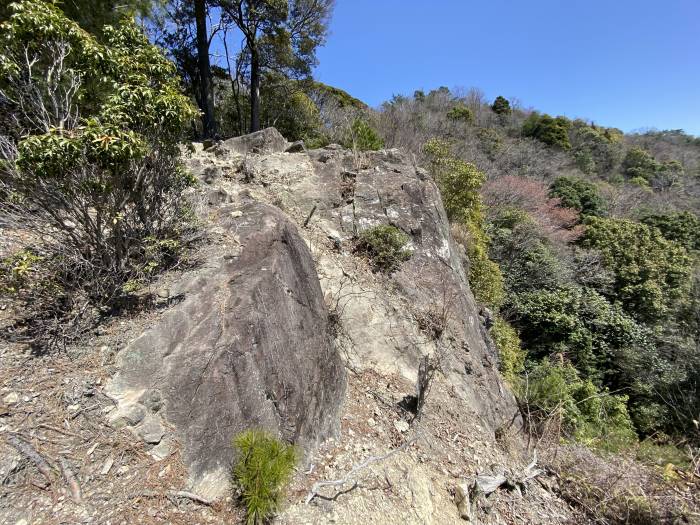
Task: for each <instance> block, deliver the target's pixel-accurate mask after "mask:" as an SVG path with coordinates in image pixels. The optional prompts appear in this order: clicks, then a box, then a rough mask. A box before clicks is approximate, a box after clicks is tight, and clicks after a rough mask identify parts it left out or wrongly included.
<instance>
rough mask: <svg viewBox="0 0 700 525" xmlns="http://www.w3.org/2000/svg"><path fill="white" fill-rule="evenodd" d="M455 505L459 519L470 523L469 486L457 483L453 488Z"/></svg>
mask: <svg viewBox="0 0 700 525" xmlns="http://www.w3.org/2000/svg"><path fill="white" fill-rule="evenodd" d="M455 503H456V505H457V510H458V511H459V517H460V518H462V519H463V520H466V521H470V520H471V518H472V513H471V503H470V501H469V484H467V483H466V482H465V483H459V484H458V485H457V486H456V487H455Z"/></svg>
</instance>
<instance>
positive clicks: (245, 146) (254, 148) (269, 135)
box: [213, 128, 289, 156]
mask: <svg viewBox="0 0 700 525" xmlns="http://www.w3.org/2000/svg"><path fill="white" fill-rule="evenodd" d="M287 147H289V143H288V142H287V141H286V139H285V138H284V137H283V136H282V134H281V133H280V132H279V131H277V130H276V129H275V128H266V129H262V130H260V131H256V132H255V133H251V134H250V135H243V136H242V137H234V138H232V139H228V140H224V141H223V142H221V143H219V144H217V145H216V146H215V147H214V148H213V149H214V153H215V154H216V155H217V156H222V155H228V154H231V153H234V154H239V155H246V154H249V153H258V154H261V153H280V152H282V151H284V150H286V149H287Z"/></svg>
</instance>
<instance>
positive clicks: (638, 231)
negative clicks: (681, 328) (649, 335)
mask: <svg viewBox="0 0 700 525" xmlns="http://www.w3.org/2000/svg"><path fill="white" fill-rule="evenodd" d="M581 244H582V245H583V246H584V247H586V248H592V249H595V250H598V251H599V252H600V254H601V256H602V257H603V262H604V263H605V265H606V266H607V267H608V268H609V269H610V270H612V271H613V273H614V274H615V284H614V286H613V291H612V292H611V293H609V294H608V295H609V296H610V298H611V299H612V300H614V301H620V302H621V303H622V304H624V305H625V309H626V310H627V311H628V312H630V313H631V314H632V315H634V316H636V317H637V318H638V319H640V320H642V321H645V322H655V321H658V320H661V319H663V318H664V317H665V316H666V315H667V314H669V313H670V312H671V311H672V307H673V306H674V305H675V304H677V302H678V301H679V300H680V299H683V298H684V297H685V296H686V294H687V293H688V289H689V286H690V281H691V279H690V276H691V272H692V261H691V258H690V257H689V256H688V254H687V252H686V250H685V248H683V247H682V246H681V245H680V244H678V243H676V242H673V241H669V240H666V239H664V237H663V236H662V235H661V232H660V231H659V230H657V229H656V228H650V227H649V226H647V225H645V224H641V223H638V222H634V221H630V220H626V219H602V218H598V217H588V218H587V219H586V231H585V234H584V236H583V237H582V239H581Z"/></svg>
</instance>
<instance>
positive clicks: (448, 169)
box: [423, 139, 503, 307]
mask: <svg viewBox="0 0 700 525" xmlns="http://www.w3.org/2000/svg"><path fill="white" fill-rule="evenodd" d="M423 152H424V153H425V155H426V156H427V157H428V161H429V163H430V169H431V172H432V175H433V177H434V178H435V180H436V182H437V184H438V187H439V188H440V195H441V196H442V202H443V205H444V206H445V211H446V212H447V216H448V218H449V219H450V220H451V221H453V222H454V223H457V224H459V225H461V230H458V232H460V235H461V237H462V238H461V239H458V240H460V241H461V243H462V244H463V245H464V246H465V247H466V250H467V255H468V256H469V285H470V286H471V289H472V292H474V296H475V297H476V299H477V300H478V301H479V302H482V303H484V304H487V305H489V306H492V307H498V306H499V305H500V304H501V302H502V301H503V275H502V274H501V271H500V269H499V267H498V265H497V264H496V263H495V262H493V261H492V260H490V259H489V256H488V246H489V239H488V236H487V235H486V233H485V231H484V213H483V208H484V206H483V203H482V200H481V195H480V194H479V189H480V188H481V185H482V184H483V183H484V180H485V176H484V174H483V173H482V172H480V171H479V170H478V169H477V168H476V166H474V165H473V164H470V163H468V162H464V161H463V160H461V159H458V158H457V157H455V156H453V155H452V153H451V150H450V145H449V144H448V143H447V142H445V141H442V140H439V139H431V140H429V141H428V142H426V144H425V145H424V146H423Z"/></svg>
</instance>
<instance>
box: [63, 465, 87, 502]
mask: <svg viewBox="0 0 700 525" xmlns="http://www.w3.org/2000/svg"><path fill="white" fill-rule="evenodd" d="M59 464H60V465H61V474H63V479H65V480H66V483H67V484H68V488H69V489H70V495H71V497H72V498H73V501H74V502H75V503H77V504H78V505H82V503H83V493H82V491H81V490H80V483H78V480H77V478H76V477H75V474H73V471H72V470H71V468H70V465H69V464H68V461H66V460H65V458H61V459H60V460H59Z"/></svg>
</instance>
